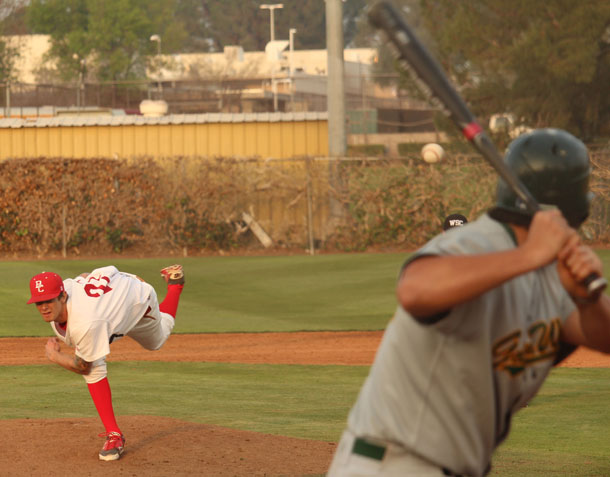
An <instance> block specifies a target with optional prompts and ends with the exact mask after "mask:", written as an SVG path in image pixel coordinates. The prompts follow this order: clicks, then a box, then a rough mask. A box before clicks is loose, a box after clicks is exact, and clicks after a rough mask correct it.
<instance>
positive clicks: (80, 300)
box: [51, 266, 154, 362]
mask: <svg viewBox="0 0 610 477" xmlns="http://www.w3.org/2000/svg"><path fill="white" fill-rule="evenodd" d="M64 287H65V289H66V292H67V294H68V302H67V307H68V325H67V329H66V331H65V335H64V334H63V333H62V331H60V330H58V327H56V326H55V324H54V323H51V327H52V328H53V331H54V332H55V333H56V334H57V335H58V336H59V337H60V338H62V339H63V340H64V341H65V343H66V344H67V345H69V346H73V347H74V348H75V354H76V355H77V356H79V357H80V358H82V359H84V360H85V361H88V362H93V361H95V360H97V359H99V358H102V357H104V356H106V355H107V354H109V353H110V343H112V342H113V341H115V340H117V339H119V338H121V337H122V336H124V335H126V334H127V333H129V331H130V330H131V329H132V328H133V327H134V326H135V325H136V324H137V323H138V322H139V321H140V319H141V318H142V317H143V316H144V315H145V314H146V312H147V311H148V307H149V297H150V296H151V293H154V289H153V287H152V286H151V285H149V284H148V283H146V282H143V281H141V280H140V279H139V278H137V277H136V276H135V275H132V274H129V273H124V272H120V271H119V270H117V268H116V267H114V266H108V267H103V268H98V269H95V270H93V271H92V272H91V273H90V274H89V275H87V276H86V277H77V278H74V279H71V278H68V279H66V280H64Z"/></svg>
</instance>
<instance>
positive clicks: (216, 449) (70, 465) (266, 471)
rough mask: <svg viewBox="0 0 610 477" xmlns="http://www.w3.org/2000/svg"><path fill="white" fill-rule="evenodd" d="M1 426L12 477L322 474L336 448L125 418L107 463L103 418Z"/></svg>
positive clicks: (5, 467) (7, 470) (150, 418)
mask: <svg viewBox="0 0 610 477" xmlns="http://www.w3.org/2000/svg"><path fill="white" fill-rule="evenodd" d="M1 426H2V434H3V435H4V436H6V437H10V442H11V444H10V449H9V448H7V449H5V451H4V452H2V456H0V462H1V463H2V470H0V474H2V475H7V476H8V475H10V476H38V475H40V476H42V475H44V476H53V477H55V476H70V477H81V476H99V477H107V476H109V475H112V476H147V477H148V476H153V477H155V476H168V477H169V476H195V475H197V476H199V475H200V476H205V477H208V476H209V477H214V476H223V477H224V476H236V477H250V476H296V475H299V476H302V475H320V474H323V473H325V472H326V470H327V469H328V465H329V464H330V460H331V458H332V454H333V452H334V449H335V445H334V444H332V443H327V442H319V441H311V440H306V439H295V438H290V437H282V436H273V435H269V434H260V433H256V432H248V431H239V430H233V429H226V428H224V427H217V426H210V425H207V424H194V423H191V422H184V421H179V420H176V419H170V418H166V417H156V416H121V427H122V430H123V432H124V433H125V438H126V440H127V441H126V445H125V452H124V453H123V456H122V458H121V459H120V460H119V461H115V462H102V461H100V460H99V459H98V457H97V453H98V451H99V450H100V449H101V448H102V445H103V443H104V440H103V438H102V437H97V432H99V430H100V424H99V422H98V420H97V419H54V420H52V421H44V420H23V419H18V420H11V421H3V422H2V423H1ZM7 444H8V443H7Z"/></svg>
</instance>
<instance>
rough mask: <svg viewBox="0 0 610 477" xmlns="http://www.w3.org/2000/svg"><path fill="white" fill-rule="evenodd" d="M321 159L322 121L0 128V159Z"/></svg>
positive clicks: (324, 143) (324, 123)
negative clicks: (315, 157) (176, 157)
mask: <svg viewBox="0 0 610 477" xmlns="http://www.w3.org/2000/svg"><path fill="white" fill-rule="evenodd" d="M327 155H328V124H327V121H326V119H320V120H303V121H277V122H223V123H191V124H145V125H120V126H106V125H95V126H53V127H17V128H11V127H7V128H0V159H9V158H32V157H67V158H93V157H114V158H133V157H141V156H149V157H172V156H203V157H206V156H207V157H255V156H259V157H262V158H269V157H272V158H277V159H286V158H292V157H299V156H327Z"/></svg>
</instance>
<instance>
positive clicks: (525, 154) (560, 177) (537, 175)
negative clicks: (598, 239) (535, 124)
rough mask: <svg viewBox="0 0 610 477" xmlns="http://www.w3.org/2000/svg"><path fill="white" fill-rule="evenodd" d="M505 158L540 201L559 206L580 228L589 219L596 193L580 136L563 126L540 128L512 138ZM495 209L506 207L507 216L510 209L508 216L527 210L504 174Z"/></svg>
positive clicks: (569, 219) (572, 223) (571, 224)
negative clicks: (506, 180)
mask: <svg viewBox="0 0 610 477" xmlns="http://www.w3.org/2000/svg"><path fill="white" fill-rule="evenodd" d="M504 162H505V163H506V165H507V166H508V167H509V168H510V169H511V170H512V171H513V172H514V173H515V174H516V175H517V177H518V178H519V179H520V180H521V182H523V184H524V185H525V186H526V187H527V188H528V190H529V191H530V193H531V194H532V195H533V196H534V198H535V199H536V200H537V201H538V203H540V204H541V205H550V206H554V207H557V208H558V209H559V210H561V212H562V213H563V215H564V217H565V218H566V220H567V221H568V223H569V224H570V226H572V227H574V228H577V227H579V226H580V225H581V224H582V223H583V222H584V221H585V220H586V218H587V217H588V215H589V207H590V203H591V199H592V196H593V194H591V192H590V191H589V176H590V173H591V168H590V165H589V154H588V152H587V148H586V146H585V145H584V144H583V142H582V141H580V140H579V139H578V138H576V137H574V136H573V135H572V134H570V133H568V132H566V131H563V130H560V129H552V128H546V129H537V130H534V131H531V132H529V133H526V134H523V135H521V136H519V137H518V138H517V139H515V140H514V141H513V142H511V143H510V144H509V146H508V149H507V151H506V154H505V156H504ZM495 209H500V210H503V211H504V213H501V215H502V216H503V217H505V218H506V217H507V212H509V214H508V215H509V216H510V215H511V214H510V213H513V214H512V215H515V213H516V214H517V215H519V216H520V215H523V213H524V212H525V211H524V210H523V208H522V207H520V201H519V198H518V197H517V195H516V194H515V193H514V192H513V191H512V189H510V187H508V185H507V184H506V183H505V182H504V181H503V180H502V179H501V178H500V179H499V180H498V186H497V189H496V207H495V208H494V210H495ZM496 213H497V212H496ZM493 216H494V215H493V214H492V217H493ZM498 220H500V219H499V218H498ZM513 223H514V222H513Z"/></svg>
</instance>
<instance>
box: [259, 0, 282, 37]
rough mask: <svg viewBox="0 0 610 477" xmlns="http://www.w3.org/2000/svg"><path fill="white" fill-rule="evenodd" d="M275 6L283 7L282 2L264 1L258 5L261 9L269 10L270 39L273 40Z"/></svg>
mask: <svg viewBox="0 0 610 477" xmlns="http://www.w3.org/2000/svg"><path fill="white" fill-rule="evenodd" d="M276 8H284V4H283V3H264V4H263V5H261V6H260V9H261V10H269V29H270V31H271V41H275V21H274V14H273V12H274V11H275V9H276Z"/></svg>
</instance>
